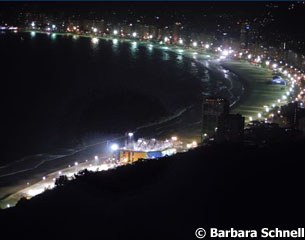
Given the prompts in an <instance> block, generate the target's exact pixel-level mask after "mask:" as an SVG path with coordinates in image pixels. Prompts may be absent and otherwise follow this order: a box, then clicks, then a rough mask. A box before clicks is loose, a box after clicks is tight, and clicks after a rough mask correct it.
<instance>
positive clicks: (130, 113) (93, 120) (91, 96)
mask: <svg viewBox="0 0 305 240" xmlns="http://www.w3.org/2000/svg"><path fill="white" fill-rule="evenodd" d="M0 54H1V75H0V78H1V84H2V86H1V118H2V121H1V122H2V123H1V139H2V141H3V143H2V147H1V149H2V153H1V159H0V165H1V164H4V163H7V162H11V161H16V160H18V159H21V158H23V157H25V156H28V155H32V154H38V153H45V152H50V151H54V149H60V148H69V147H71V148H73V147H75V146H78V145H85V144H87V143H89V142H90V141H91V142H92V141H94V139H98V138H100V137H103V136H106V135H109V134H123V133H124V132H125V131H132V130H134V129H135V128H136V127H139V126H142V125H145V124H148V123H151V122H155V121H158V120H160V119H162V118H165V117H168V116H171V115H174V114H175V113H177V112H178V111H181V109H184V108H186V107H188V106H190V105H192V104H193V103H194V102H200V101H201V98H202V91H203V90H205V91H206V92H209V91H210V89H211V91H212V89H213V87H215V85H213V84H211V83H210V82H211V81H209V77H208V71H207V70H206V68H204V67H202V66H201V65H200V64H199V63H198V62H196V61H194V60H192V59H190V58H186V57H184V56H182V55H181V54H180V55H179V54H177V53H173V52H171V51H164V50H162V49H156V48H152V47H148V46H147V45H141V44H139V43H138V44H135V43H126V42H120V41H113V40H101V39H100V40H99V42H98V43H93V41H92V39H91V38H81V37H79V38H77V39H76V38H73V37H72V36H60V35H56V36H55V35H47V34H38V33H36V34H33V33H8V32H6V33H5V32H1V33H0ZM203 83H204V84H203Z"/></svg>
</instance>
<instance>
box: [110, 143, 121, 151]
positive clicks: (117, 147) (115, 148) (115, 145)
mask: <svg viewBox="0 0 305 240" xmlns="http://www.w3.org/2000/svg"><path fill="white" fill-rule="evenodd" d="M110 148H111V150H112V151H116V150H118V149H119V145H118V144H116V143H113V144H112V145H111V146H110Z"/></svg>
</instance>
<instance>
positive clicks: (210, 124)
mask: <svg viewBox="0 0 305 240" xmlns="http://www.w3.org/2000/svg"><path fill="white" fill-rule="evenodd" d="M227 114H229V103H228V101H227V100H225V99H223V98H214V97H208V98H205V99H204V100H203V104H202V132H201V140H204V138H205V137H206V136H212V135H214V134H215V130H216V127H217V124H218V118H219V116H221V115H227Z"/></svg>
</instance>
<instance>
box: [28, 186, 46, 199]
mask: <svg viewBox="0 0 305 240" xmlns="http://www.w3.org/2000/svg"><path fill="white" fill-rule="evenodd" d="M43 191H44V190H43V189H42V188H40V189H30V190H29V191H28V192H27V195H29V196H30V197H34V196H36V195H38V194H40V193H42V192H43Z"/></svg>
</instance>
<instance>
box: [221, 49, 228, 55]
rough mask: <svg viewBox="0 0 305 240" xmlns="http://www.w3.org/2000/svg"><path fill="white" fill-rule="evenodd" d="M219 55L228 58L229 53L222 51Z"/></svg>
mask: <svg viewBox="0 0 305 240" xmlns="http://www.w3.org/2000/svg"><path fill="white" fill-rule="evenodd" d="M221 54H222V55H223V56H228V55H229V51H228V50H223V51H222V53H221Z"/></svg>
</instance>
